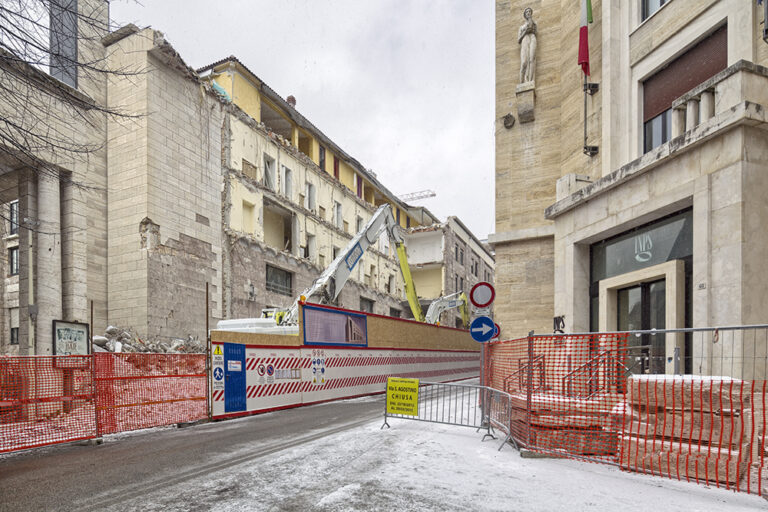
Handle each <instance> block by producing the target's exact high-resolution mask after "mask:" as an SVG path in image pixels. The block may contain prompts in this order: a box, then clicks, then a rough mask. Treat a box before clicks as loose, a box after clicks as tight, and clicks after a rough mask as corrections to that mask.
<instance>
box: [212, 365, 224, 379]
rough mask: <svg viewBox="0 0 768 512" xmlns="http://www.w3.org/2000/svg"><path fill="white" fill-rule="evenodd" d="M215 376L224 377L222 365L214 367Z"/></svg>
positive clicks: (216, 377)
mask: <svg viewBox="0 0 768 512" xmlns="http://www.w3.org/2000/svg"><path fill="white" fill-rule="evenodd" d="M213 378H214V379H216V380H221V379H223V378H224V370H222V369H221V367H220V366H218V367H216V368H214V369H213Z"/></svg>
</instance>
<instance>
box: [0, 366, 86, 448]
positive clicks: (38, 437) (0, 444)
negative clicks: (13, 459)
mask: <svg viewBox="0 0 768 512" xmlns="http://www.w3.org/2000/svg"><path fill="white" fill-rule="evenodd" d="M92 377H93V358H91V357H90V356H84V357H83V356H66V357H46V356H38V357H0V452H7V451H12V450H18V449H21V448H32V447H35V446H44V445H48V444H53V443H61V442H66V441H77V440H80V439H88V438H91V437H94V436H95V435H96V416H95V411H94V398H93V380H92Z"/></svg>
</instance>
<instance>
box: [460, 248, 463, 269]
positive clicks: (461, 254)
mask: <svg viewBox="0 0 768 512" xmlns="http://www.w3.org/2000/svg"><path fill="white" fill-rule="evenodd" d="M459 263H461V264H462V265H463V264H464V249H462V250H460V251H459Z"/></svg>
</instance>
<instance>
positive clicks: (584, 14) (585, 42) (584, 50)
mask: <svg viewBox="0 0 768 512" xmlns="http://www.w3.org/2000/svg"><path fill="white" fill-rule="evenodd" d="M589 23H592V0H581V28H580V29H579V66H581V70H582V71H583V72H584V74H585V75H587V76H588V75H589V30H588V29H587V24H589Z"/></svg>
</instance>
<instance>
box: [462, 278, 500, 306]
mask: <svg viewBox="0 0 768 512" xmlns="http://www.w3.org/2000/svg"><path fill="white" fill-rule="evenodd" d="M495 298H496V290H494V289H493V286H492V285H491V283H487V282H485V281H480V282H479V283H477V284H476V285H475V286H473V287H472V291H470V292H469V301H470V302H471V303H472V305H474V306H475V307H476V308H487V307H488V306H490V305H491V302H493V299H495Z"/></svg>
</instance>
